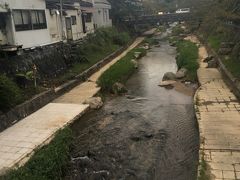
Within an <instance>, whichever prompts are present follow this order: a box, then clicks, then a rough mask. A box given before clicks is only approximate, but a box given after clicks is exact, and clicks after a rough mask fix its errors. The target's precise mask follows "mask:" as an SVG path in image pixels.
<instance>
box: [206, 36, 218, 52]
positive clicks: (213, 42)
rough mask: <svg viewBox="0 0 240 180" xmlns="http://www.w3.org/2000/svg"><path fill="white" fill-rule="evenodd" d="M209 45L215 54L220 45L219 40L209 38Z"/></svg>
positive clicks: (213, 37) (216, 37) (214, 37)
mask: <svg viewBox="0 0 240 180" xmlns="http://www.w3.org/2000/svg"><path fill="white" fill-rule="evenodd" d="M207 41H208V43H209V45H210V46H211V47H212V48H213V49H214V50H215V51H216V52H217V51H218V50H219V48H220V45H221V38H219V37H218V36H213V35H212V36H209V37H208V39H207Z"/></svg>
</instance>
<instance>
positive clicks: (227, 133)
mask: <svg viewBox="0 0 240 180" xmlns="http://www.w3.org/2000/svg"><path fill="white" fill-rule="evenodd" d="M195 39H196V38H195ZM207 56H208V53H207V50H206V48H205V47H203V46H201V47H200V48H199V64H200V68H199V70H198V79H199V83H200V84H201V87H200V88H199V90H198V91H197V93H196V109H197V112H198V113H197V119H198V122H199V129H200V136H201V148H200V155H201V156H203V157H202V158H203V159H204V160H205V161H206V162H207V164H208V165H209V168H210V175H211V179H219V180H220V179H221V180H223V179H228V180H236V179H240V141H239V140H240V139H239V135H240V103H239V100H238V99H237V98H236V96H234V94H233V93H232V92H231V89H230V88H229V87H228V86H227V85H226V83H225V82H224V80H223V77H222V75H221V73H220V72H219V70H218V69H216V68H206V67H207V63H204V59H205V58H206V57H207Z"/></svg>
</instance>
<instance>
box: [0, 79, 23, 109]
mask: <svg viewBox="0 0 240 180" xmlns="http://www.w3.org/2000/svg"><path fill="white" fill-rule="evenodd" d="M22 101H23V95H22V92H21V90H20V89H19V88H18V86H17V85H16V84H15V83H14V82H13V81H12V80H11V79H9V78H8V77H6V76H5V75H0V110H1V111H6V110H8V109H10V108H12V107H14V106H16V105H17V104H19V103H20V102H22Z"/></svg>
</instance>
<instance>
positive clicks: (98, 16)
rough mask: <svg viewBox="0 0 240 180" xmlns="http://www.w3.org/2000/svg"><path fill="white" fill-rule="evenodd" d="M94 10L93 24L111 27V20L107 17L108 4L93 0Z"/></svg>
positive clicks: (109, 7)
mask: <svg viewBox="0 0 240 180" xmlns="http://www.w3.org/2000/svg"><path fill="white" fill-rule="evenodd" d="M94 8H95V11H94V13H93V20H94V24H96V25H97V28H99V27H111V26H112V20H111V19H110V18H109V10H110V9H111V6H110V5H107V4H104V3H100V2H95V3H94Z"/></svg>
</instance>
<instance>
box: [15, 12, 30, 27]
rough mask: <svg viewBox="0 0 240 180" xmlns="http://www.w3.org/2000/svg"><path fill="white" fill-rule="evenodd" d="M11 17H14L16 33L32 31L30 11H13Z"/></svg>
mask: <svg viewBox="0 0 240 180" xmlns="http://www.w3.org/2000/svg"><path fill="white" fill-rule="evenodd" d="M13 17H14V22H15V29H16V31H24V30H30V29H32V27H31V18H30V11H28V10H14V11H13Z"/></svg>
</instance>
